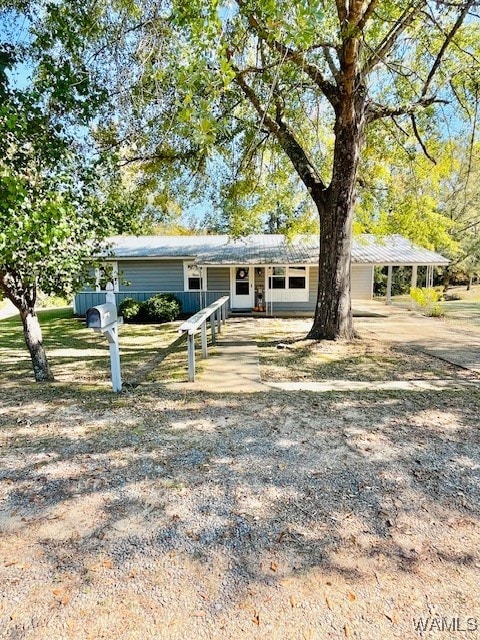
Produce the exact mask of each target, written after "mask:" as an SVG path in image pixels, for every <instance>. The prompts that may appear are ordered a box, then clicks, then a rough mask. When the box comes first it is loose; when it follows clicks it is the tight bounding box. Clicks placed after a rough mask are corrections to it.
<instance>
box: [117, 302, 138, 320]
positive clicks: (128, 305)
mask: <svg viewBox="0 0 480 640" xmlns="http://www.w3.org/2000/svg"><path fill="white" fill-rule="evenodd" d="M140 306H141V304H140V302H138V300H134V299H133V298H124V299H123V300H122V301H121V302H120V304H119V305H118V309H119V312H120V315H121V316H123V319H124V321H125V322H135V320H138V316H139V312H140Z"/></svg>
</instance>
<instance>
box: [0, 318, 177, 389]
mask: <svg viewBox="0 0 480 640" xmlns="http://www.w3.org/2000/svg"><path fill="white" fill-rule="evenodd" d="M38 316H39V320H40V325H41V327H42V332H43V341H44V345H45V349H46V351H47V355H48V357H49V360H50V364H51V366H52V369H53V372H54V375H55V378H56V380H58V381H59V382H66V383H69V382H71V383H76V384H79V383H80V384H84V385H90V384H95V385H96V384H98V383H105V384H109V381H110V360H109V350H108V343H107V340H106V338H105V337H104V336H102V335H101V334H98V333H95V332H94V331H92V330H91V329H87V328H86V327H85V322H84V320H83V319H79V318H74V317H73V313H72V310H71V308H69V307H65V308H58V309H50V310H46V311H39V313H38ZM179 324H180V323H179V322H170V323H165V324H161V325H154V324H147V325H133V324H125V325H123V326H121V327H120V352H121V362H122V376H123V380H124V382H125V384H127V385H129V384H136V383H139V382H142V381H143V380H144V379H146V378H148V377H149V376H151V375H154V377H155V380H156V381H165V380H169V379H171V378H173V379H177V380H182V379H186V371H187V369H186V366H187V365H186V359H187V356H186V346H185V343H184V342H183V341H179V340H178V338H179V336H178V326H179ZM0 336H1V338H0V383H8V384H12V383H16V382H20V381H22V380H25V381H31V380H33V373H32V370H31V361H30V356H29V354H28V351H27V349H26V347H25V343H24V340H23V332H22V326H21V323H20V320H19V318H18V316H14V317H10V318H7V319H3V320H0ZM163 361H165V363H163Z"/></svg>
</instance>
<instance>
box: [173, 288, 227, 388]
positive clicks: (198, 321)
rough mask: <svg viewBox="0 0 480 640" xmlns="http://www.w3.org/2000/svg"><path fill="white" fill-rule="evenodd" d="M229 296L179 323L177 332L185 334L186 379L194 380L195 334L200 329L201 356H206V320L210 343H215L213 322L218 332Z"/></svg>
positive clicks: (225, 314) (225, 315) (219, 331)
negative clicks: (209, 332) (210, 334)
mask: <svg viewBox="0 0 480 640" xmlns="http://www.w3.org/2000/svg"><path fill="white" fill-rule="evenodd" d="M228 301H229V296H223V297H222V298H219V299H218V300H215V302H212V304H210V305H208V307H205V308H204V309H201V310H200V311H198V312H197V313H195V314H194V315H193V316H191V317H190V318H189V319H188V320H186V321H185V322H184V323H182V324H181V325H180V327H179V328H178V332H179V333H180V334H181V335H183V334H185V333H186V334H187V352H188V380H189V382H195V334H196V333H197V331H198V330H199V329H200V332H201V340H202V357H203V358H206V357H207V356H208V349H207V320H208V319H210V327H211V331H212V344H215V324H216V325H217V327H216V328H217V331H218V333H221V331H222V324H225V322H226V319H227V304H228Z"/></svg>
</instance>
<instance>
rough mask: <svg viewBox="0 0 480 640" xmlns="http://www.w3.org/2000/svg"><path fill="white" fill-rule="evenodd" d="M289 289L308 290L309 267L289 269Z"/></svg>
mask: <svg viewBox="0 0 480 640" xmlns="http://www.w3.org/2000/svg"><path fill="white" fill-rule="evenodd" d="M288 288H289V289H306V288H307V267H289V268H288Z"/></svg>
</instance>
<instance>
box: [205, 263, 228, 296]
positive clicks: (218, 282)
mask: <svg viewBox="0 0 480 640" xmlns="http://www.w3.org/2000/svg"><path fill="white" fill-rule="evenodd" d="M207 289H208V291H230V267H207Z"/></svg>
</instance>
